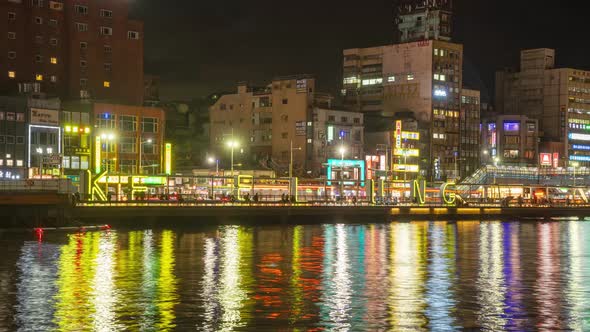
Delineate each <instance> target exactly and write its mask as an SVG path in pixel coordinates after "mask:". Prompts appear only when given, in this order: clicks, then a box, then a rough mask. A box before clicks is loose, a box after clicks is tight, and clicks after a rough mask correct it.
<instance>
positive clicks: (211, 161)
mask: <svg viewBox="0 0 590 332" xmlns="http://www.w3.org/2000/svg"><path fill="white" fill-rule="evenodd" d="M207 162H208V163H209V164H210V165H213V164H214V163H215V176H219V159H217V158H215V157H209V158H207Z"/></svg>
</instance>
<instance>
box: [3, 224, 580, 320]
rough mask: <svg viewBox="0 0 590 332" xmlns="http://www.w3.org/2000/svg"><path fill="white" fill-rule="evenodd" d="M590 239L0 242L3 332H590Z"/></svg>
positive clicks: (414, 235)
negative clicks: (1, 247)
mask: <svg viewBox="0 0 590 332" xmlns="http://www.w3.org/2000/svg"><path fill="white" fill-rule="evenodd" d="M588 234H590V223H584V222H567V223H539V224H533V223H524V224H523V223H517V222H457V223H446V222H412V223H391V224H375V225H373V224H369V225H342V224H338V225H321V226H302V225H300V226H294V227H288V226H268V227H266V226H265V227H262V226H259V227H256V228H247V227H239V226H222V227H218V228H217V229H215V230H213V231H209V232H198V231H190V230H188V231H187V230H185V231H177V230H164V231H156V230H141V231H128V232H125V231H120V232H117V231H111V232H89V233H79V234H70V235H67V234H55V235H52V236H45V237H44V238H43V239H42V241H40V242H38V241H36V239H35V238H34V237H32V236H31V237H26V238H25V237H24V236H23V237H22V238H4V237H2V234H0V240H1V242H0V243H3V244H6V245H9V246H10V248H18V250H13V251H8V253H9V254H7V255H6V257H5V258H4V260H3V261H2V262H1V263H2V264H0V275H3V276H10V275H14V278H5V279H3V280H2V282H3V284H2V287H1V288H0V292H2V293H3V294H0V298H1V299H3V300H4V299H6V300H5V301H4V302H6V303H4V304H3V306H2V310H3V312H4V311H6V310H8V315H7V316H8V317H11V318H9V319H3V320H0V330H14V329H20V330H23V331H32V330H64V331H83V330H108V331H115V330H158V331H160V330H162V331H166V330H184V329H187V328H191V327H192V328H196V330H199V331H239V330H289V331H303V330H316V331H317V330H327V331H329V330H337V331H359V330H370V331H385V330H392V331H404V330H405V331H417V330H418V331H419V330H436V331H439V330H489V331H499V330H509V331H523V330H546V331H555V330H575V331H584V330H590V286H589V283H588V280H590V246H589V245H588V244H587V240H588V236H589V235H588ZM10 253H12V254H10ZM181 282H182V283H181Z"/></svg>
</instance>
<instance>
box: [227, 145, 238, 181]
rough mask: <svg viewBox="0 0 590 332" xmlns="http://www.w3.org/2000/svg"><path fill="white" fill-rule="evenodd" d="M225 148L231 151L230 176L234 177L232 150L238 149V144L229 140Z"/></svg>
mask: <svg viewBox="0 0 590 332" xmlns="http://www.w3.org/2000/svg"><path fill="white" fill-rule="evenodd" d="M227 146H228V147H229V148H230V149H231V176H232V178H233V176H234V149H236V148H239V147H240V143H239V142H238V141H235V140H233V139H232V140H229V141H228V142H227Z"/></svg>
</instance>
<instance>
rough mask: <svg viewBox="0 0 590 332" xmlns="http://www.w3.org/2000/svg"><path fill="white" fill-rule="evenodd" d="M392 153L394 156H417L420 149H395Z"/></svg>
mask: <svg viewBox="0 0 590 332" xmlns="http://www.w3.org/2000/svg"><path fill="white" fill-rule="evenodd" d="M393 154H394V155H396V156H408V157H419V156H420V150H418V149H395V150H393Z"/></svg>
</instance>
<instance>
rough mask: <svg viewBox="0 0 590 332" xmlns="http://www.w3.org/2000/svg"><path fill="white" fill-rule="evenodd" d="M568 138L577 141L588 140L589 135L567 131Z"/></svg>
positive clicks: (589, 138)
mask: <svg viewBox="0 0 590 332" xmlns="http://www.w3.org/2000/svg"><path fill="white" fill-rule="evenodd" d="M568 138H569V139H573V140H578V141H590V135H587V134H578V133H569V135H568Z"/></svg>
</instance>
